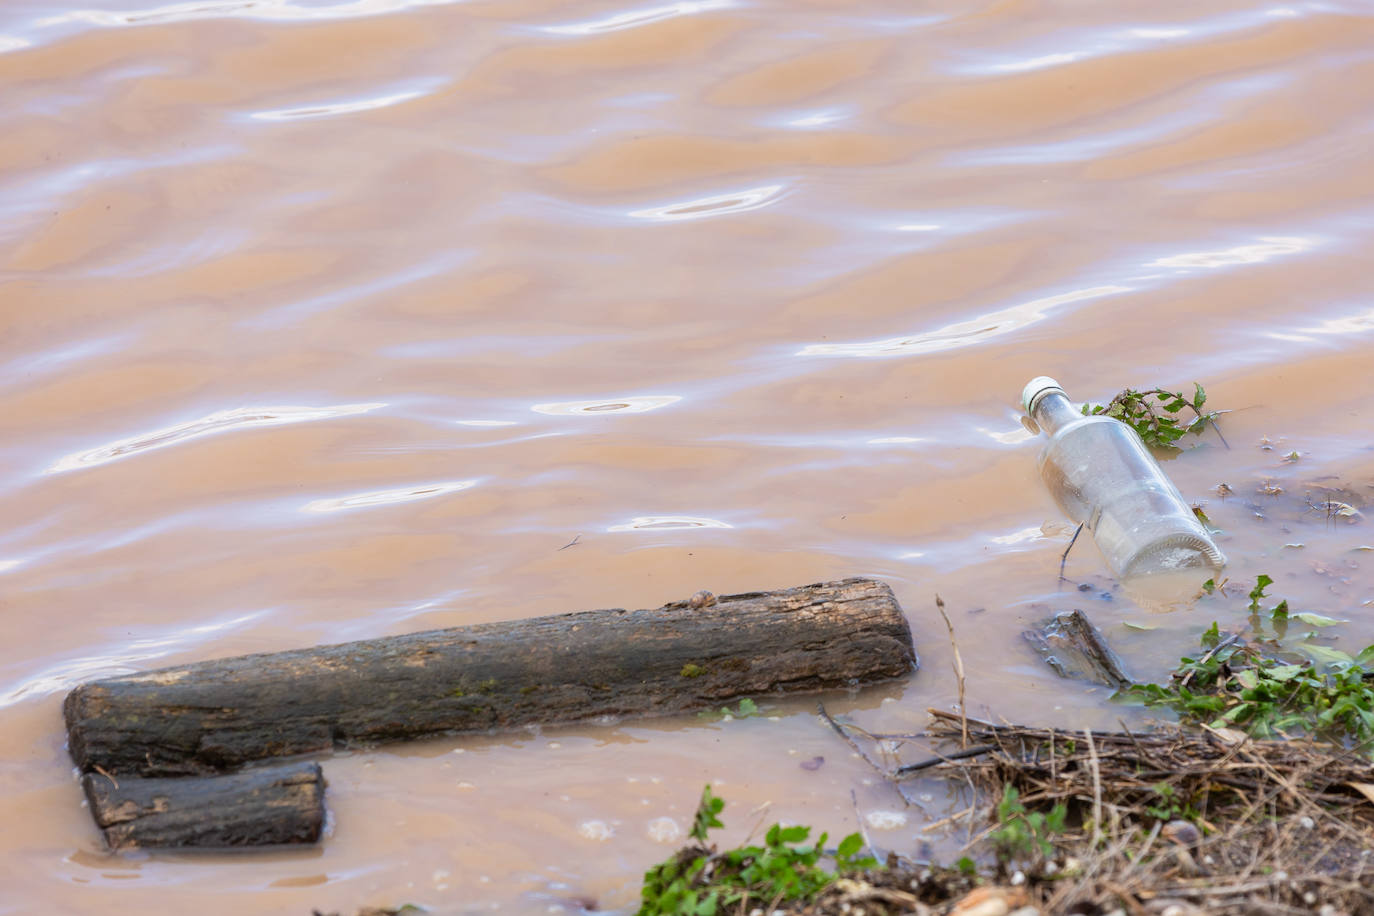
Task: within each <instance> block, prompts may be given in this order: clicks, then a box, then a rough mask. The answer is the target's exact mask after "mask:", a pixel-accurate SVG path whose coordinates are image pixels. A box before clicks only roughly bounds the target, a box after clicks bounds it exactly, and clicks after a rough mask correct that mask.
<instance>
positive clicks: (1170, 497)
mask: <svg viewBox="0 0 1374 916" xmlns="http://www.w3.org/2000/svg"><path fill="white" fill-rule="evenodd" d="M1037 382H1042V380H1037ZM1044 382H1048V383H1050V384H1051V385H1053V383H1052V380H1048V379H1046V380H1043V382H1042V388H1041V390H1040V392H1039V397H1038V399H1032V398H1029V397H1028V398H1027V402H1028V404H1027V406H1028V408H1029V413H1030V415H1031V416H1032V417H1033V418H1034V419H1035V420H1036V422H1037V423H1038V424H1039V425H1040V427H1041V430H1042V431H1044V432H1045V433H1047V434H1048V435H1049V441H1048V442H1047V443H1046V444H1045V447H1044V450H1043V451H1042V452H1041V453H1040V462H1039V463H1040V474H1041V477H1042V478H1043V479H1044V481H1045V485H1046V486H1047V487H1048V488H1049V490H1050V493H1051V494H1052V495H1053V496H1054V498H1055V501H1056V502H1057V503H1059V506H1060V508H1061V509H1063V510H1064V512H1065V514H1066V515H1068V516H1069V518H1071V519H1073V520H1074V521H1076V522H1082V523H1083V525H1084V527H1085V528H1087V530H1088V531H1089V533H1091V534H1092V536H1093V540H1094V541H1095V542H1096V543H1097V546H1098V549H1099V550H1101V551H1102V556H1103V558H1104V559H1105V560H1106V561H1107V565H1108V566H1109V567H1111V569H1112V571H1113V572H1114V573H1115V574H1116V576H1117V577H1118V578H1119V579H1121V580H1122V581H1134V582H1137V583H1139V582H1140V581H1141V580H1144V579H1146V578H1155V577H1165V578H1171V579H1176V580H1179V582H1180V584H1182V583H1183V582H1189V581H1191V580H1192V579H1196V582H1195V583H1193V584H1195V585H1196V584H1201V582H1202V581H1203V580H1205V579H1207V578H1209V577H1212V576H1214V575H1215V574H1216V573H1217V572H1218V571H1219V570H1220V569H1221V568H1222V567H1223V566H1224V565H1225V564H1226V558H1225V556H1223V555H1222V553H1221V551H1220V550H1219V549H1218V548H1217V546H1216V543H1215V542H1214V541H1213V540H1212V536H1211V534H1210V533H1209V532H1208V531H1207V529H1206V528H1205V527H1203V525H1202V523H1201V522H1200V521H1198V519H1197V516H1196V515H1194V513H1193V510H1192V509H1191V507H1189V505H1188V503H1187V502H1185V501H1184V499H1183V496H1182V495H1181V494H1180V493H1179V492H1178V488H1177V487H1175V486H1174V485H1173V483H1172V482H1171V481H1170V480H1169V478H1168V477H1166V476H1165V474H1164V471H1163V470H1162V469H1161V468H1160V467H1159V464H1158V463H1157V462H1156V461H1155V459H1154V456H1153V455H1151V454H1150V451H1149V449H1148V448H1146V446H1145V443H1143V442H1141V441H1140V437H1139V436H1138V435H1136V433H1135V430H1133V429H1131V428H1130V427H1129V426H1127V425H1126V424H1124V423H1122V422H1120V421H1119V420H1115V419H1112V418H1111V417H1106V416H1095V417H1085V416H1083V415H1082V414H1081V413H1079V412H1078V411H1076V410H1074V409H1073V408H1072V405H1071V404H1070V403H1069V401H1068V398H1067V395H1065V394H1064V392H1063V390H1062V389H1059V388H1058V386H1057V385H1053V387H1052V388H1046V387H1044V385H1043V383H1044ZM1034 384H1035V383H1032V385H1034ZM1030 390H1031V386H1027V392H1030ZM1032 400H1034V403H1031V401H1032Z"/></svg>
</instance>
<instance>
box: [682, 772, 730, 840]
mask: <svg viewBox="0 0 1374 916" xmlns="http://www.w3.org/2000/svg"><path fill="white" fill-rule="evenodd" d="M724 810H725V799H723V798H717V797H716V796H715V795H713V794H712V793H711V786H710V784H709V783H708V784H707V785H705V786H703V787H702V789H701V801H699V802H697V813H696V814H695V815H693V817H692V830H691V832H690V833H689V834H688V835H689V836H691V838H692V839H694V840H696V841H697V842H698V843H705V842H706V834H708V833H709V832H710V831H711V828H712V827H724V826H725V825H724V824H722V823H721V821H720V818H719V817H717V816H716V815H718V814H720V812H722V811H724Z"/></svg>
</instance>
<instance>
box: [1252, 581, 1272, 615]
mask: <svg viewBox="0 0 1374 916" xmlns="http://www.w3.org/2000/svg"><path fill="white" fill-rule="evenodd" d="M1273 584H1274V580H1273V579H1271V578H1269V577H1268V576H1267V575H1265V574H1264V573H1260V574H1259V575H1258V576H1256V577H1255V587H1254V588H1252V589H1250V610H1252V611H1258V610H1259V600H1260V599H1261V598H1263V597H1264V590H1265V589H1266V588H1268V587H1269V586H1271V585H1273Z"/></svg>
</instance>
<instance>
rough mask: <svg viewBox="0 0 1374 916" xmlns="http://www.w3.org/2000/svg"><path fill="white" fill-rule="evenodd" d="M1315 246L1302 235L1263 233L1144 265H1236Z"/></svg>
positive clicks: (1264, 260)
mask: <svg viewBox="0 0 1374 916" xmlns="http://www.w3.org/2000/svg"><path fill="white" fill-rule="evenodd" d="M1316 246H1317V240H1316V239H1313V238H1305V237H1302V236H1277V235H1265V236H1260V237H1259V239H1258V240H1257V241H1255V242H1253V243H1251V244H1249V245H1236V246H1235V247H1233V248H1221V249H1215V250H1211V251H1188V252H1184V253H1182V254H1175V255H1169V256H1168V257H1163V258H1159V259H1157V260H1154V261H1151V262H1150V263H1149V264H1147V265H1146V266H1147V267H1173V268H1176V269H1180V270H1194V269H1210V268H1216V267H1236V266H1239V265H1242V264H1263V263H1264V262H1266V261H1270V260H1273V259H1274V258H1276V257H1279V256H1280V255H1285V254H1298V253H1299V252H1303V251H1310V250H1311V249H1313V248H1315V247H1316Z"/></svg>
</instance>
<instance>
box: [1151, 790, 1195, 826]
mask: <svg viewBox="0 0 1374 916" xmlns="http://www.w3.org/2000/svg"><path fill="white" fill-rule="evenodd" d="M1150 791H1151V792H1153V793H1154V796H1155V798H1156V799H1157V800H1156V801H1155V803H1154V804H1151V805H1146V806H1145V813H1146V814H1148V815H1150V816H1151V817H1153V818H1155V819H1156V820H1161V821H1172V820H1179V819H1183V820H1188V821H1192V820H1196V819H1197V816H1198V812H1197V810H1196V809H1194V808H1193V806H1192V805H1191V804H1189V803H1188V801H1187V800H1186V799H1184V798H1181V797H1180V796H1179V794H1178V790H1177V789H1175V788H1174V787H1173V786H1171V785H1169V784H1168V783H1167V782H1161V783H1156V784H1155V785H1153V786H1151V787H1150Z"/></svg>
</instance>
